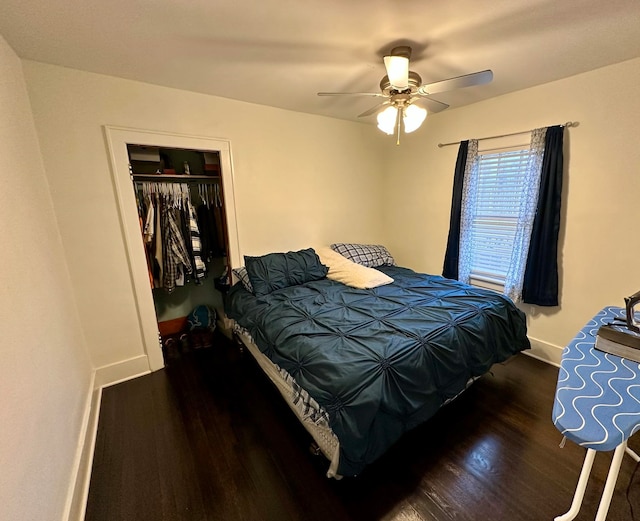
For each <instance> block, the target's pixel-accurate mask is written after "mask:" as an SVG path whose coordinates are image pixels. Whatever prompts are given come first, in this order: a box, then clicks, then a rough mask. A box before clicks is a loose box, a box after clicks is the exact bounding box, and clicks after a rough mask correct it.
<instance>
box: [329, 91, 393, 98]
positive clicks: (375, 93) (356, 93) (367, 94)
mask: <svg viewBox="0 0 640 521" xmlns="http://www.w3.org/2000/svg"><path fill="white" fill-rule="evenodd" d="M318 96H374V97H378V98H385V97H386V96H385V95H384V94H382V93H381V92H318Z"/></svg>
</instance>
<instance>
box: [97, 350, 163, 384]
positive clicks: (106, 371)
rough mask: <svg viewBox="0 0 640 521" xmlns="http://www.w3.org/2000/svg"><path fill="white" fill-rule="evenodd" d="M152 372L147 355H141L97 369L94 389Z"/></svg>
mask: <svg viewBox="0 0 640 521" xmlns="http://www.w3.org/2000/svg"><path fill="white" fill-rule="evenodd" d="M150 372H151V370H150V368H149V359H148V358H147V355H140V356H136V357H133V358H129V359H128V360H122V361H121V362H116V363H114V364H109V365H103V366H102V367H98V368H97V369H96V380H95V383H94V389H100V388H101V387H108V386H110V385H115V384H117V383H120V382H124V381H126V380H130V379H131V378H136V377H138V376H142V375H145V374H149V373H150Z"/></svg>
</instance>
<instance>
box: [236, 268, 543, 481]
mask: <svg viewBox="0 0 640 521" xmlns="http://www.w3.org/2000/svg"><path fill="white" fill-rule="evenodd" d="M379 269H380V270H381V271H383V272H384V273H386V274H387V275H389V276H390V277H392V278H393V279H394V282H393V283H392V284H388V285H385V286H381V287H378V288H375V289H371V290H359V289H355V288H351V287H348V286H345V285H343V284H341V283H338V282H334V281H331V280H329V279H321V280H316V281H312V282H306V283H304V284H300V285H296V286H291V287H287V288H282V289H278V290H276V291H273V292H271V293H269V294H267V295H264V296H260V297H256V296H254V295H252V294H251V293H249V292H248V291H246V290H245V289H244V288H243V287H242V285H240V284H237V285H235V286H234V287H233V288H232V289H231V291H230V292H229V294H228V295H227V299H226V303H225V310H226V313H227V315H228V316H229V317H230V318H232V319H234V320H235V321H236V322H237V323H238V324H240V325H241V326H242V327H243V328H244V329H246V331H247V332H248V333H249V335H250V336H251V338H252V340H253V343H255V345H256V346H257V347H258V348H259V350H260V353H261V354H262V355H264V356H265V357H266V358H268V359H269V360H270V361H271V362H272V363H273V364H275V365H277V366H278V367H279V368H281V369H283V370H284V371H286V373H287V374H288V375H290V376H291V378H292V380H293V381H294V382H295V383H296V385H299V386H300V387H301V388H302V389H304V390H305V391H306V392H307V393H308V394H309V396H310V397H312V398H313V399H314V400H315V402H317V403H318V404H319V406H320V407H321V408H322V409H323V411H325V412H326V414H327V416H328V423H329V426H330V429H331V431H332V433H333V434H334V435H335V436H336V437H337V439H338V440H339V444H338V452H339V456H338V463H337V469H334V471H335V473H336V474H338V475H346V476H354V475H357V474H359V473H360V472H362V470H363V469H364V468H365V467H366V466H367V465H368V464H370V463H372V462H373V461H375V460H376V459H377V458H378V457H379V456H380V455H381V454H383V453H384V452H385V451H386V450H387V449H388V448H389V447H390V446H391V445H392V444H393V443H395V442H396V441H397V440H398V439H399V438H400V436H401V435H402V434H403V433H404V432H406V431H407V430H409V429H412V428H413V427H415V426H416V425H419V424H421V423H423V422H424V421H426V420H427V419H428V418H430V417H431V416H433V414H435V412H436V411H437V410H438V409H439V408H440V407H441V406H442V405H443V404H445V403H446V402H448V401H449V400H451V399H452V398H454V397H455V396H457V395H458V394H459V393H460V392H462V391H463V390H464V389H465V388H466V387H467V385H468V382H469V381H470V380H473V379H474V378H477V377H479V376H481V375H483V374H484V373H486V372H487V371H488V370H489V369H490V367H491V366H492V365H493V364H494V363H497V362H502V361H504V360H506V359H507V358H509V357H510V356H512V355H513V354H515V353H517V352H519V351H522V350H523V349H527V348H529V347H530V345H529V340H528V339H527V336H526V321H525V317H524V314H523V313H522V312H521V311H520V310H519V309H518V308H517V307H516V306H515V305H514V304H513V303H512V302H511V301H510V300H509V299H508V298H507V297H504V296H503V295H499V294H497V293H495V292H493V291H490V290H485V289H481V288H476V287H473V286H469V285H466V284H463V283H460V282H458V281H452V280H449V279H445V278H443V277H440V276H435V275H428V274H421V273H416V272H414V271H412V270H409V269H407V268H400V267H395V266H394V267H382V268H379ZM329 457H330V459H332V461H333V459H334V458H335V454H330V455H329Z"/></svg>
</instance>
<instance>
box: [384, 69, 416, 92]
mask: <svg viewBox="0 0 640 521" xmlns="http://www.w3.org/2000/svg"><path fill="white" fill-rule="evenodd" d="M421 85H422V78H421V77H420V75H419V74H418V73H417V72H413V71H409V86H408V87H407V88H406V89H404V90H401V91H399V90H396V89H394V88H393V87H392V86H391V82H390V81H389V76H386V75H385V76H384V77H383V78H382V80H380V90H381V91H382V93H383V94H384V95H385V96H393V95H394V94H401V93H403V94H404V93H407V94H408V93H411V94H413V93H415V92H418V89H419V88H420V86H421Z"/></svg>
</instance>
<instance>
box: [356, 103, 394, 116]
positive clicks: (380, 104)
mask: <svg viewBox="0 0 640 521" xmlns="http://www.w3.org/2000/svg"><path fill="white" fill-rule="evenodd" d="M390 103H391V102H390V101H383V102H382V103H378V104H377V105H376V106H375V107H371V108H370V109H369V110H365V111H364V112H363V113H362V114H358V117H359V118H364V117H366V116H371V114H375V113H376V112H378V111H379V110H380V109H381V108H382V107H384V106H386V105H389V104H390Z"/></svg>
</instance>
